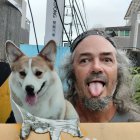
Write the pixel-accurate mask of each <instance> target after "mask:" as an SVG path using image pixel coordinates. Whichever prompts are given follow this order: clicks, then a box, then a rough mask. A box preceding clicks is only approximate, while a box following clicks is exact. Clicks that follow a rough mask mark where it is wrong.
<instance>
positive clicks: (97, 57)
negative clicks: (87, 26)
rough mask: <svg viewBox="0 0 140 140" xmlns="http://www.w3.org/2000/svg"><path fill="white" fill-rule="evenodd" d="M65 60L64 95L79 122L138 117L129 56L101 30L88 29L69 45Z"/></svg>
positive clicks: (115, 120)
mask: <svg viewBox="0 0 140 140" xmlns="http://www.w3.org/2000/svg"><path fill="white" fill-rule="evenodd" d="M70 51H71V55H70V57H69V59H68V62H67V63H66V64H65V66H64V68H65V72H66V80H67V84H68V96H67V97H68V99H69V100H70V101H71V102H72V104H73V105H74V107H75V109H76V110H77V112H78V114H79V117H80V122H127V121H139V120H140V115H139V113H138V112H139V109H138V108H137V107H136V105H135V104H134V103H133V102H132V99H131V96H132V93H133V92H132V89H131V88H130V87H131V86H130V85H131V83H130V73H129V70H128V69H129V67H130V60H129V59H128V57H127V56H126V53H125V52H124V51H122V50H120V49H118V48H117V46H116V44H115V42H114V41H113V40H112V39H111V38H110V37H109V36H108V35H107V34H106V33H105V32H103V31H99V30H89V31H86V32H84V33H82V34H80V35H79V36H78V37H77V38H76V39H75V40H74V41H73V43H72V45H71V49H70Z"/></svg>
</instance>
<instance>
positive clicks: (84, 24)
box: [75, 0, 87, 30]
mask: <svg viewBox="0 0 140 140" xmlns="http://www.w3.org/2000/svg"><path fill="white" fill-rule="evenodd" d="M75 3H76V6H77V9H78V12H79V14H80V17H81V19H82V22H83V24H84V27H85V30H87V27H86V25H85V22H84V19H83V16H82V14H81V11H80V9H79V6H78V4H77V1H76V0H75Z"/></svg>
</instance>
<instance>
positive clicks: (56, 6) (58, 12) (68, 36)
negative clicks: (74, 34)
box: [54, 0, 71, 45]
mask: <svg viewBox="0 0 140 140" xmlns="http://www.w3.org/2000/svg"><path fill="white" fill-rule="evenodd" d="M54 1H55V3H56V7H57V11H58V14H59V18H60V21H61V24H62V26H63V29H64V32H65V34H66V36H67V39H68V42H69V43H70V45H71V41H70V39H69V36H68V34H67V31H66V29H65V26H64V24H63V20H62V17H61V14H60V10H59V7H58V3H57V0H54Z"/></svg>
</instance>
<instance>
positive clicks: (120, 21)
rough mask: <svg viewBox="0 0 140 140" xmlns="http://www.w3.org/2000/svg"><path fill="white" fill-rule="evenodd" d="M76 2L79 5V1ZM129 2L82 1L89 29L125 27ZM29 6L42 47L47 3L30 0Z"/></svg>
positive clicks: (28, 14)
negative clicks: (96, 27)
mask: <svg viewBox="0 0 140 140" xmlns="http://www.w3.org/2000/svg"><path fill="white" fill-rule="evenodd" d="M26 1H27V0H26ZM66 1H67V0H66ZM77 2H78V3H79V0H77ZM130 2H131V0H84V3H85V10H86V15H87V22H88V25H89V28H92V27H95V26H99V25H100V26H103V27H109V26H111V27H112V26H122V25H125V21H124V16H125V13H126V11H127V9H128V7H129V4H130ZM30 4H31V8H32V12H33V16H34V22H35V27H36V33H37V37H38V43H39V44H41V45H43V44H44V36H45V20H46V5H47V2H46V0H41V1H39V0H30ZM27 8H28V7H27ZM27 18H29V20H30V21H31V17H30V13H29V10H27ZM30 26H31V31H30V44H35V37H34V32H33V28H32V23H31V25H30Z"/></svg>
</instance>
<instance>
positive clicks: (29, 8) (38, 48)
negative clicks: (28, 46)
mask: <svg viewBox="0 0 140 140" xmlns="http://www.w3.org/2000/svg"><path fill="white" fill-rule="evenodd" d="M27 1H28V6H29V11H30V14H31V19H32V23H33V29H34V34H35V40H36V46H37V51H38V53H39V47H38V41H37V36H36V30H35V24H34V19H33V14H32V9H31V6H30V2H29V0H27Z"/></svg>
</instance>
